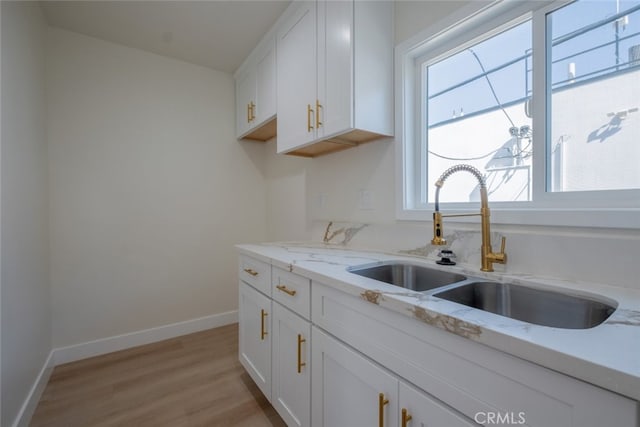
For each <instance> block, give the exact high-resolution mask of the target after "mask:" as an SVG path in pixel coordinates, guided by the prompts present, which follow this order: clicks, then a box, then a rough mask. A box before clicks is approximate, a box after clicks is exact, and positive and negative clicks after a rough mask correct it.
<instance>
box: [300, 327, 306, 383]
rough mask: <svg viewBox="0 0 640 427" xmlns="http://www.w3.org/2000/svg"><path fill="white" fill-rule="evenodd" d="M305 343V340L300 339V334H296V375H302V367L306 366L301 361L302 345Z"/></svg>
mask: <svg viewBox="0 0 640 427" xmlns="http://www.w3.org/2000/svg"><path fill="white" fill-rule="evenodd" d="M303 342H307V340H306V339H304V338H302V335H301V334H298V373H299V374H300V373H302V367H303V366H307V364H306V363H305V362H303V361H302V343H303Z"/></svg>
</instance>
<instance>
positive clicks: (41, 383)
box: [12, 350, 55, 427]
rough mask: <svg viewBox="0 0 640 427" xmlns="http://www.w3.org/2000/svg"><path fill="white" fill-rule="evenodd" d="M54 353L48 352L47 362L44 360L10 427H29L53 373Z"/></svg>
mask: <svg viewBox="0 0 640 427" xmlns="http://www.w3.org/2000/svg"><path fill="white" fill-rule="evenodd" d="M54 351H55V350H51V351H50V352H49V356H48V357H47V360H45V362H44V365H43V366H42V369H40V373H39V374H38V376H37V377H36V380H35V382H34V383H33V385H32V386H31V390H29V394H27V398H26V399H25V400H24V403H23V404H22V407H21V408H20V411H19V412H18V415H17V416H16V418H15V421H14V422H13V424H12V427H27V426H28V425H29V421H31V417H32V416H33V413H34V412H35V411H36V407H37V406H38V402H39V401H40V396H42V392H43V391H44V389H45V387H46V386H47V383H48V382H49V377H50V376H51V372H53V367H54V364H53V352H54Z"/></svg>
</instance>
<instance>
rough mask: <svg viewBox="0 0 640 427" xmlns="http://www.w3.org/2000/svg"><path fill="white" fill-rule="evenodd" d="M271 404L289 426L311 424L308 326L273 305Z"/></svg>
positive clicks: (309, 337) (283, 309) (306, 322)
mask: <svg viewBox="0 0 640 427" xmlns="http://www.w3.org/2000/svg"><path fill="white" fill-rule="evenodd" d="M272 327H273V365H272V371H271V373H272V381H273V384H272V388H271V390H272V391H271V396H272V404H273V407H274V408H276V411H278V413H279V414H280V416H281V417H282V419H283V420H285V422H286V423H287V425H288V426H289V427H293V426H309V425H310V424H311V366H310V355H311V351H310V348H311V325H310V323H309V322H308V321H306V320H304V319H303V318H301V317H300V316H298V315H297V314H294V313H293V312H291V311H289V310H288V309H286V308H284V307H283V306H281V305H280V304H278V303H275V302H274V303H273V326H272Z"/></svg>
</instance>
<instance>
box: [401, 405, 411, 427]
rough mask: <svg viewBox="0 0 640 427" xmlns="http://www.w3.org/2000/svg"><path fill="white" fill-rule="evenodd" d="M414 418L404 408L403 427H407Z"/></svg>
mask: <svg viewBox="0 0 640 427" xmlns="http://www.w3.org/2000/svg"><path fill="white" fill-rule="evenodd" d="M412 419H413V417H412V416H411V415H409V413H408V412H407V410H406V409H405V408H402V427H407V423H408V422H409V421H411V420H412Z"/></svg>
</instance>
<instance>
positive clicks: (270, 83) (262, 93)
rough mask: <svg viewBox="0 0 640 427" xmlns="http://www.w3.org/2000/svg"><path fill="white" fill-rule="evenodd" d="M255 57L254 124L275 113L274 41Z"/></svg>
mask: <svg viewBox="0 0 640 427" xmlns="http://www.w3.org/2000/svg"><path fill="white" fill-rule="evenodd" d="M258 53H259V55H258V57H257V58H256V103H255V104H256V107H255V116H256V119H255V122H254V123H253V124H254V125H259V124H261V123H262V122H264V121H265V120H267V119H269V118H271V117H273V116H275V114H276V43H275V39H271V40H270V41H269V42H268V43H266V44H265V45H264V47H263V48H262V49H261V50H260V51H259V52H258Z"/></svg>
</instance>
